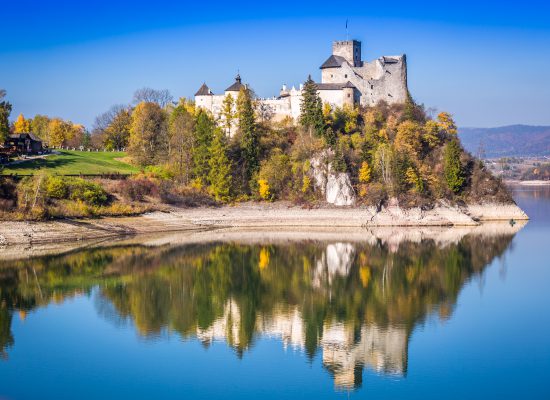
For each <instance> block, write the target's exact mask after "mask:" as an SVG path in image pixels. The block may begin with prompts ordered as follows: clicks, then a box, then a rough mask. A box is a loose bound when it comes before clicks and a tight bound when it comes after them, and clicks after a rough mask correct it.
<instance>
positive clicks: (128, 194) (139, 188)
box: [117, 177, 159, 201]
mask: <svg viewBox="0 0 550 400" xmlns="http://www.w3.org/2000/svg"><path fill="white" fill-rule="evenodd" d="M117 190H118V191H119V192H120V194H121V195H122V196H123V197H124V198H126V199H128V200H131V201H143V199H144V198H145V196H158V195H159V188H158V185H157V184H156V183H155V182H154V181H153V180H151V179H148V178H145V177H139V178H130V179H126V180H123V181H120V183H119V184H118V188H117Z"/></svg>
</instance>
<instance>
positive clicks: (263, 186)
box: [258, 179, 271, 200]
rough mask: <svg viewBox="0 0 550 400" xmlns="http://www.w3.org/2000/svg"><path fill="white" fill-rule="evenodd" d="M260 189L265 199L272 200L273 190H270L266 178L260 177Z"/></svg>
mask: <svg viewBox="0 0 550 400" xmlns="http://www.w3.org/2000/svg"><path fill="white" fill-rule="evenodd" d="M258 185H259V187H258V191H259V193H260V197H261V198H262V199H264V200H271V191H270V190H269V183H268V182H267V180H266V179H259V180H258Z"/></svg>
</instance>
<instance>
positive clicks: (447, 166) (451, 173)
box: [443, 138, 465, 193]
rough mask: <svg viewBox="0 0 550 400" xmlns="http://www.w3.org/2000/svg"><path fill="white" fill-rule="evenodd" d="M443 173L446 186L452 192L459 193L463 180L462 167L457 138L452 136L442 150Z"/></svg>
mask: <svg viewBox="0 0 550 400" xmlns="http://www.w3.org/2000/svg"><path fill="white" fill-rule="evenodd" d="M443 157H444V160H443V161H444V165H443V167H444V173H445V180H446V181H447V186H448V187H449V189H451V191H452V192H453V193H459V192H460V190H461V189H462V186H463V185H464V182H465V177H464V168H463V167H462V163H461V162H460V145H459V144H458V140H457V139H455V138H453V139H452V140H451V141H450V142H449V143H447V146H445V152H444V155H443Z"/></svg>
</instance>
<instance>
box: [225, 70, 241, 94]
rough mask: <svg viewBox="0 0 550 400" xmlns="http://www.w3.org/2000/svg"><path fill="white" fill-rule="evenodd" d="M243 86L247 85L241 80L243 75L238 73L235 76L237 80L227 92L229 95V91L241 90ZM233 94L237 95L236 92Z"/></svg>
mask: <svg viewBox="0 0 550 400" xmlns="http://www.w3.org/2000/svg"><path fill="white" fill-rule="evenodd" d="M243 87H245V85H243V84H242V82H241V75H239V74H237V76H236V77H235V82H234V83H233V84H232V85H231V86H229V87H228V88H227V89H225V94H226V95H227V94H228V93H229V92H239V91H240V90H241V88H243ZM232 95H234V96H236V94H235V93H232Z"/></svg>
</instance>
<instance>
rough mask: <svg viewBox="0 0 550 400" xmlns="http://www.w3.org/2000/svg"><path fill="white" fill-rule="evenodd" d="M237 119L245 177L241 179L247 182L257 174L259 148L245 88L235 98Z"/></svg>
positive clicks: (252, 112) (248, 94) (248, 95)
mask: <svg viewBox="0 0 550 400" xmlns="http://www.w3.org/2000/svg"><path fill="white" fill-rule="evenodd" d="M237 117H238V118H239V132H240V135H241V136H240V137H241V143H240V144H241V151H242V155H243V162H244V173H245V176H244V177H243V178H244V180H245V181H246V182H249V181H250V180H251V179H252V177H253V176H254V174H255V173H256V172H258V169H259V166H260V148H259V139H258V130H257V129H256V119H255V116H254V107H253V106H252V95H251V92H250V90H249V89H248V88H246V87H243V88H241V90H240V91H239V95H238V97H237Z"/></svg>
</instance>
